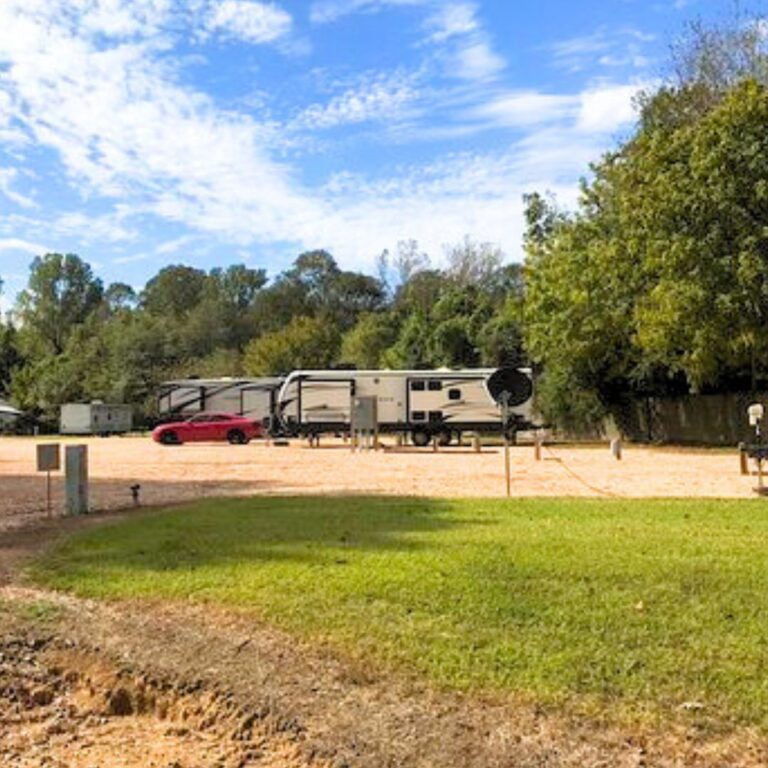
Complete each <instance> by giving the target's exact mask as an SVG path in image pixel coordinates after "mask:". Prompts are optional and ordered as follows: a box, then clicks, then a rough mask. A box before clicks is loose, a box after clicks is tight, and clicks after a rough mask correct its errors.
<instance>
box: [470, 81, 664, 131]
mask: <svg viewBox="0 0 768 768" xmlns="http://www.w3.org/2000/svg"><path fill="white" fill-rule="evenodd" d="M652 86H653V84H652V83H650V82H638V83H633V84H613V83H600V84H596V85H592V86H590V87H588V88H587V89H586V90H584V91H581V92H579V93H573V94H551V93H540V92H538V91H513V92H511V93H500V94H497V95H495V96H494V97H493V98H491V99H490V100H488V101H487V102H486V103H484V104H481V105H479V106H478V107H476V108H475V109H473V110H471V111H470V112H469V117H470V118H472V119H474V120H477V121H479V125H478V128H482V127H484V128H491V127H509V128H518V129H530V128H533V127H536V126H541V125H546V124H549V125H552V124H559V125H561V126H562V128H563V129H564V130H569V131H571V132H573V133H586V134H591V135H595V136H610V135H612V134H613V133H614V132H615V131H616V130H618V129H619V128H621V127H623V126H628V125H631V124H632V123H633V122H634V121H635V120H636V118H637V112H636V109H635V106H634V99H635V97H636V96H637V94H638V92H639V91H641V90H643V89H646V88H650V87H652Z"/></svg>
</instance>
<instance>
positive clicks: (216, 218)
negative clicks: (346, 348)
mask: <svg viewBox="0 0 768 768" xmlns="http://www.w3.org/2000/svg"><path fill="white" fill-rule="evenodd" d="M724 6H727V3H726V2H724V0H723V1H721V2H713V1H712V0H655V1H654V0H600V1H599V2H598V1H597V0H592V2H586V1H584V0H582V1H581V2H573V0H538V1H534V0H504V1H502V0H485V1H484V2H480V1H479V0H478V1H477V2H473V1H472V0H455V1H454V0H442V1H439V0H317V1H316V2H310V1H302V0H275V2H268V3H265V2H256V0H185V1H184V2H182V0H2V2H0V277H2V278H3V279H4V281H5V290H4V293H5V302H6V306H7V304H8V302H9V301H10V300H12V298H13V296H14V294H15V292H16V291H17V290H18V289H19V288H20V287H21V286H22V284H23V282H24V280H25V279H26V270H27V267H28V264H29V262H30V260H31V258H32V257H33V255H34V254H36V253H38V252H42V251H46V250H56V251H71V252H75V253H78V254H80V255H81V256H83V257H84V258H85V259H86V260H88V261H89V262H90V263H91V264H92V265H93V266H94V267H95V269H96V271H97V273H98V274H99V275H100V276H102V277H103V278H104V279H105V281H107V282H109V281H116V280H120V281H124V282H128V283H131V284H134V285H141V284H142V283H143V282H144V281H145V280H146V279H147V278H148V277H149V276H151V275H152V274H154V273H155V272H156V271H157V270H158V269H159V268H160V267H162V266H164V265H167V264H171V263H178V262H184V263H189V264H194V265H198V266H201V267H206V268H208V267H211V266H215V265H219V264H229V263H233V262H245V263H248V264H250V265H253V266H263V267H266V268H267V269H268V270H269V271H270V273H275V272H277V271H279V270H281V269H282V268H284V267H285V266H287V265H288V263H290V261H291V260H292V259H293V258H294V257H295V256H296V255H297V254H298V253H299V252H301V251H302V250H306V249H310V248H327V249H328V250H330V251H331V252H332V253H334V255H335V256H336V257H337V259H338V260H339V262H340V263H341V264H342V265H343V266H345V267H349V268H360V269H366V270H371V269H373V265H374V262H375V258H376V256H377V255H378V254H379V253H380V252H381V251H382V250H383V249H384V248H390V249H393V248H395V247H396V244H397V242H398V240H404V239H409V238H415V239H417V240H418V241H419V242H420V244H421V246H422V248H423V249H424V250H426V251H428V252H429V253H430V254H431V255H432V257H433V259H434V260H435V261H438V262H439V259H440V256H441V254H442V253H443V250H444V247H445V246H446V245H448V244H450V243H455V242H457V241H458V240H460V239H461V238H462V237H463V236H465V235H469V236H471V237H473V238H475V239H477V240H482V241H490V242H493V243H497V244H498V245H499V246H500V247H501V248H502V249H503V251H504V252H505V254H506V255H507V257H508V258H510V259H519V258H520V255H521V254H520V236H521V231H522V205H521V196H522V194H523V193H524V192H526V191H531V190H534V189H538V190H547V189H548V190H551V191H553V192H554V193H556V194H557V195H558V197H559V198H560V199H561V201H562V202H563V203H564V204H572V203H573V201H574V200H575V196H576V189H577V182H578V179H579V177H580V176H582V175H584V174H585V173H587V171H588V163H589V161H590V160H593V159H596V158H597V157H599V155H600V153H601V152H602V151H604V150H605V149H607V148H609V147H610V146H612V145H613V144H614V143H615V142H616V141H617V140H619V139H620V138H621V137H622V136H623V135H626V134H627V132H628V131H630V130H631V127H632V122H633V119H634V112H633V109H632V98H633V95H634V94H635V93H636V92H637V90H638V89H640V88H643V87H651V86H652V85H653V84H654V83H656V82H658V81H659V78H660V77H663V76H664V74H665V72H664V67H665V62H666V59H667V53H668V45H669V42H670V40H671V39H673V38H674V37H675V36H676V35H677V34H679V33H680V31H681V29H682V27H683V24H684V22H685V21H686V20H687V19H691V18H695V17H697V16H702V17H704V18H705V19H706V18H713V17H716V15H717V14H718V13H719V12H720V11H721V10H722V9H723V7H724Z"/></svg>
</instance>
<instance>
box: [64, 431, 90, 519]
mask: <svg viewBox="0 0 768 768" xmlns="http://www.w3.org/2000/svg"><path fill="white" fill-rule="evenodd" d="M65 467H66V485H67V514H68V515H85V514H88V446H87V445H68V446H67V448H66V453H65Z"/></svg>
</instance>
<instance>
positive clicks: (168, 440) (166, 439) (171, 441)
mask: <svg viewBox="0 0 768 768" xmlns="http://www.w3.org/2000/svg"><path fill="white" fill-rule="evenodd" d="M160 442H161V443H162V444H163V445H181V440H179V436H178V435H177V434H176V433H175V432H163V434H162V435H160Z"/></svg>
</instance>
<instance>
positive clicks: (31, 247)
mask: <svg viewBox="0 0 768 768" xmlns="http://www.w3.org/2000/svg"><path fill="white" fill-rule="evenodd" d="M48 250H49V249H48V248H46V247H45V246H44V245H41V244H40V243H31V242H29V241H28V240H21V239H20V238H18V237H5V238H0V251H21V252H22V253H28V254H31V255H33V256H40V255H42V254H44V253H47V252H48Z"/></svg>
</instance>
